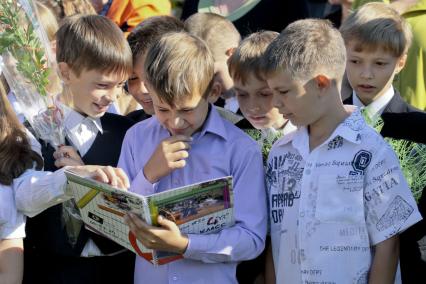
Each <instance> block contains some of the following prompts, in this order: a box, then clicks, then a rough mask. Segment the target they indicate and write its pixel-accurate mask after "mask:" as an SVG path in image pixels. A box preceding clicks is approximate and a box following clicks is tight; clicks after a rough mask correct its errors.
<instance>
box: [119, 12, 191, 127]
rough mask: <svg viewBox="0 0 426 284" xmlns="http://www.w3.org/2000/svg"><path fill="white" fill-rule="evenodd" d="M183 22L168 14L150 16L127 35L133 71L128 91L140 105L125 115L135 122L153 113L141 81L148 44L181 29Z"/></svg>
mask: <svg viewBox="0 0 426 284" xmlns="http://www.w3.org/2000/svg"><path fill="white" fill-rule="evenodd" d="M183 29H184V28H183V23H182V22H181V21H180V20H178V19H176V18H174V17H170V16H156V17H151V18H149V19H147V20H145V21H143V22H142V23H140V24H139V25H138V26H137V27H136V28H135V29H134V30H133V31H132V32H131V33H130V34H129V36H128V37H127V41H128V42H129V45H130V49H131V50H132V55H133V73H132V75H131V76H130V78H129V80H128V81H127V84H128V87H129V93H130V94H131V95H132V96H133V97H134V98H135V100H136V101H137V102H138V103H139V104H140V105H141V106H142V109H141V110H135V111H133V112H131V113H129V114H127V115H126V116H127V117H128V118H130V119H132V120H133V121H135V122H139V121H142V120H144V119H147V118H149V117H151V116H152V115H153V114H154V107H153V106H152V99H151V97H150V96H149V92H148V90H147V89H146V87H145V84H144V81H143V65H144V62H145V56H146V53H147V51H148V49H149V46H150V45H151V44H153V43H155V42H157V41H158V40H159V39H160V37H161V36H162V35H163V34H166V33H168V32H178V31H183Z"/></svg>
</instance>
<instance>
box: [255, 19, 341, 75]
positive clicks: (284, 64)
mask: <svg viewBox="0 0 426 284" xmlns="http://www.w3.org/2000/svg"><path fill="white" fill-rule="evenodd" d="M345 65H346V49H345V44H344V42H343V39H342V36H341V35H340V33H339V31H338V30H337V29H335V28H333V26H332V24H331V22H330V21H328V20H320V19H304V20H298V21H295V22H293V23H291V24H290V25H288V26H287V27H286V28H285V29H284V30H283V31H282V32H281V34H280V35H279V36H278V37H277V38H276V39H274V40H273V41H272V43H271V44H270V45H269V46H268V48H267V49H266V51H265V55H264V60H263V61H262V75H263V76H268V75H270V74H271V73H274V72H276V71H278V70H286V71H287V72H289V73H290V75H291V76H292V77H293V79H295V80H299V81H301V80H309V79H311V78H312V77H313V76H315V73H316V72H323V73H324V75H327V76H331V77H334V78H336V79H339V80H341V79H342V77H343V74H344V72H345Z"/></svg>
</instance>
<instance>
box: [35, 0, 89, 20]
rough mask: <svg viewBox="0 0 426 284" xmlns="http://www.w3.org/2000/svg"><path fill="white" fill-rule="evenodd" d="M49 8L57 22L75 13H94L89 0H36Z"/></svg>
mask: <svg viewBox="0 0 426 284" xmlns="http://www.w3.org/2000/svg"><path fill="white" fill-rule="evenodd" d="M37 2H40V3H42V4H44V5H45V6H46V7H47V8H49V9H50V10H51V11H52V13H53V14H54V15H55V17H56V19H57V21H58V22H61V21H62V20H63V19H64V18H65V17H69V16H72V15H76V14H83V15H96V11H95V8H93V6H92V4H91V3H90V0H37Z"/></svg>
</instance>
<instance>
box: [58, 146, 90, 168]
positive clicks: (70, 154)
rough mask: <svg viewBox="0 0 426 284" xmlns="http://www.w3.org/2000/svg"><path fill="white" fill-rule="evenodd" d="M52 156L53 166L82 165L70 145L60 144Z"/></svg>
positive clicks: (78, 156)
mask: <svg viewBox="0 0 426 284" xmlns="http://www.w3.org/2000/svg"><path fill="white" fill-rule="evenodd" d="M53 158H55V166H56V167H57V168H62V167H65V166H83V165H84V162H83V160H82V159H81V157H80V155H79V154H78V153H77V151H76V150H75V149H74V147H72V146H60V147H59V148H58V150H56V151H55V152H54V153H53Z"/></svg>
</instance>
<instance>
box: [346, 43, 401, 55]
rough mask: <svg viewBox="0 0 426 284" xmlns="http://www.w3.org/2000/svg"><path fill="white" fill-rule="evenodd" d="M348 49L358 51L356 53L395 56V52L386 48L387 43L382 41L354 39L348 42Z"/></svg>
mask: <svg viewBox="0 0 426 284" xmlns="http://www.w3.org/2000/svg"><path fill="white" fill-rule="evenodd" d="M346 49H347V50H348V51H349V52H356V53H371V54H373V53H375V54H380V55H382V56H392V57H394V55H393V53H392V52H391V51H390V50H389V49H388V48H386V45H384V44H380V43H365V42H362V41H360V40H357V39H353V40H351V41H349V42H348V43H346Z"/></svg>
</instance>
